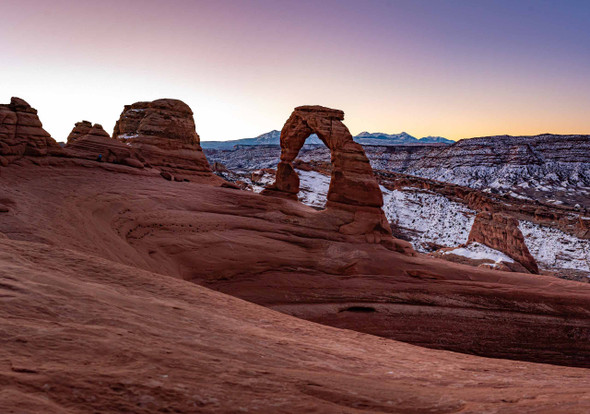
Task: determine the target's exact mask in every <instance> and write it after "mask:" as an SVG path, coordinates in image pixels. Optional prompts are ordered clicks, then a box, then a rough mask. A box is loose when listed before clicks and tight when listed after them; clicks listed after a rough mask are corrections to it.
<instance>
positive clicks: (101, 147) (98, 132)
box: [65, 121, 144, 168]
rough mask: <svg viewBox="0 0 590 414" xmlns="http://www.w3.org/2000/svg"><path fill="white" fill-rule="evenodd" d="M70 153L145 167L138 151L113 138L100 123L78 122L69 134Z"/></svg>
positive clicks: (102, 160)
mask: <svg viewBox="0 0 590 414" xmlns="http://www.w3.org/2000/svg"><path fill="white" fill-rule="evenodd" d="M65 151H66V153H67V154H68V155H70V156H72V157H76V158H85V159H89V160H96V161H101V162H110V163H114V164H125V165H128V166H130V167H135V168H143V166H144V162H143V159H142V158H141V156H139V155H138V154H137V151H136V150H135V149H133V148H131V147H129V146H128V145H125V144H123V143H121V142H119V141H117V140H116V139H112V138H111V137H110V136H109V134H108V133H107V132H106V131H105V130H104V129H103V128H102V126H101V125H100V124H94V125H92V124H91V123H90V122H88V121H82V122H77V123H76V125H75V126H74V129H72V132H71V133H70V135H69V136H68V143H67V145H66V146H65Z"/></svg>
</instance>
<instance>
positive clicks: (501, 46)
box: [0, 0, 590, 141]
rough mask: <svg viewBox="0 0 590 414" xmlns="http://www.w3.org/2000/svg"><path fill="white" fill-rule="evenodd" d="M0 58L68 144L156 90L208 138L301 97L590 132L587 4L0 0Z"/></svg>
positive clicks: (409, 122)
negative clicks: (83, 128)
mask: <svg viewBox="0 0 590 414" xmlns="http://www.w3.org/2000/svg"><path fill="white" fill-rule="evenodd" d="M0 68H1V72H0V103H6V102H8V101H9V100H10V97H11V96H19V97H21V98H24V99H25V100H27V101H28V102H29V103H30V104H31V105H32V106H33V107H35V108H37V109H38V110H39V115H40V117H41V121H42V122H43V124H44V127H45V129H47V130H48V131H49V132H50V133H51V134H52V135H53V137H54V138H56V139H57V140H58V141H59V140H65V138H66V136H67V135H68V133H69V131H70V130H71V128H72V127H73V125H74V123H75V122H77V121H80V120H82V119H87V120H90V121H92V122H96V123H101V124H103V126H104V127H105V129H106V130H107V132H109V133H111V132H112V129H113V126H114V123H115V121H116V120H117V118H118V116H119V114H120V112H121V110H122V108H123V105H125V104H129V103H133V102H136V101H139V100H153V99H157V98H162V97H168V98H178V99H182V100H184V101H185V102H186V103H187V104H189V105H190V106H191V107H192V109H193V111H194V112H195V121H196V125H197V132H198V133H199V134H200V135H201V139H203V140H226V139H236V138H244V137H252V136H256V135H259V134H261V133H263V132H267V131H269V130H271V129H281V127H282V125H283V123H284V122H285V120H286V119H287V118H288V116H289V114H290V113H291V111H292V109H293V108H294V107H295V106H299V105H304V104H320V105H325V106H330V107H334V108H338V109H343V110H344V111H345V113H346V120H345V123H346V124H347V126H348V127H349V128H350V130H351V132H352V133H353V134H356V133H359V132H361V131H364V130H368V131H371V132H377V131H380V132H388V133H396V132H401V131H406V132H408V133H410V134H412V135H415V136H418V137H421V136H426V135H442V136H445V137H448V138H452V139H459V138H464V137H472V136H481V135H494V134H505V133H507V134H513V135H516V134H537V133H542V132H554V133H590V1H587V0H581V1H567V0H561V1H543V0H537V1H526V0H523V1H517V0H506V1H504V0H495V1H493V0H487V1H479V0H465V1H451V0H449V1H444V0H431V1H426V0H423V1H421V0H409V1H385V0H383V1H379V0H374V1H371V0H364V1H361V0H356V1H348V0H341V1H335V0H315V1H307V0H298V1H295V0H294V1H286V0H272V1H270V0H252V1H248V0H243V1H238V0H236V1H230V0H215V1H199V0H194V1H189V0H177V1H175V0H171V1H155V0H141V1H139V0H116V1H112V0H101V1H98V0H95V1H92V2H87V1H84V0H52V1H46V0H2V1H0Z"/></svg>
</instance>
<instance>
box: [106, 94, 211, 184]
mask: <svg viewBox="0 0 590 414" xmlns="http://www.w3.org/2000/svg"><path fill="white" fill-rule="evenodd" d="M113 138H115V139H118V140H120V141H122V142H124V143H125V144H128V145H129V146H130V147H131V148H134V149H136V150H137V151H138V153H139V154H140V155H141V156H142V157H143V158H144V159H145V160H146V161H147V162H148V163H149V164H150V165H151V166H153V167H156V168H158V169H159V170H161V171H162V172H166V173H168V174H172V175H174V176H177V177H182V176H185V175H189V176H190V175H205V176H210V175H211V168H210V167H209V163H208V162H207V159H206V158H205V154H203V151H202V150H201V146H200V145H199V135H198V134H197V132H196V131H195V121H194V118H193V111H192V110H191V108H190V107H189V106H188V105H187V104H185V103H184V102H182V101H179V100H177V99H158V100H156V101H153V102H136V103H134V104H132V105H126V106H125V108H124V109H123V112H122V113H121V116H120V118H119V120H118V121H117V123H116V124H115V129H114V131H113Z"/></svg>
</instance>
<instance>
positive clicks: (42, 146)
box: [0, 97, 62, 166]
mask: <svg viewBox="0 0 590 414" xmlns="http://www.w3.org/2000/svg"><path fill="white" fill-rule="evenodd" d="M46 155H62V149H61V147H60V146H59V144H58V143H57V142H56V141H55V140H54V139H53V138H51V135H49V133H48V132H47V131H45V130H44V129H43V124H41V121H40V120H39V117H38V116H37V110H36V109H34V108H31V106H30V105H29V104H28V103H27V102H25V101H24V100H22V99H20V98H14V97H13V98H12V99H11V100H10V103H9V104H0V166H6V165H8V164H9V163H11V162H13V161H15V160H17V159H19V158H22V157H24V156H35V157H39V156H46Z"/></svg>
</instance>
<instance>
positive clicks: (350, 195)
mask: <svg viewBox="0 0 590 414" xmlns="http://www.w3.org/2000/svg"><path fill="white" fill-rule="evenodd" d="M343 120H344V112H343V111H340V110H337V109H330V108H326V107H323V106H300V107H297V108H295V110H294V111H293V113H292V114H291V116H290V117H289V119H288V120H287V122H286V123H285V126H283V129H282V130H281V160H280V162H279V165H278V166H277V174H276V179H275V183H274V184H273V185H272V186H270V187H268V188H267V189H266V190H265V191H264V192H263V193H264V194H266V195H277V196H282V197H287V198H292V199H297V193H298V192H299V177H298V175H297V172H296V171H295V169H294V168H293V164H292V162H293V161H294V160H295V158H296V157H297V155H298V154H299V151H300V150H301V148H302V147H303V144H304V143H305V140H306V139H307V138H308V137H309V136H310V135H311V134H316V135H317V136H318V137H319V138H320V139H321V140H322V142H323V143H324V144H326V146H327V147H328V148H329V149H330V152H331V163H332V177H331V181H330V188H329V190H328V201H327V203H326V210H328V211H334V210H338V212H342V211H344V212H348V213H349V214H348V220H345V223H344V224H343V225H342V226H340V232H341V233H343V234H347V235H363V234H364V235H366V238H367V241H370V242H372V241H374V242H381V241H382V240H383V239H388V240H391V239H392V237H391V229H390V227H389V223H388V222H387V219H386V218H385V214H384V213H383V210H381V207H382V206H383V196H382V194H381V190H380V188H379V184H378V183H377V180H376V178H375V176H374V174H373V169H372V168H371V165H370V163H369V160H368V158H367V157H366V155H365V151H364V150H363V147H362V146H361V145H360V144H358V143H356V142H354V140H353V139H352V135H351V134H350V132H349V131H348V128H347V127H346V126H345V125H344V124H343V123H342V121H343ZM346 221H347V222H346ZM396 248H397V249H398V250H400V249H401V250H403V251H410V250H412V249H411V247H410V245H409V243H406V242H403V241H398V240H396Z"/></svg>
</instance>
